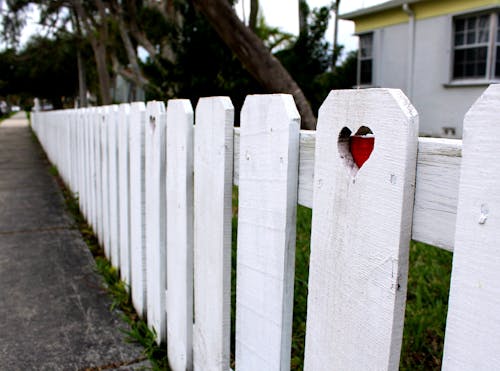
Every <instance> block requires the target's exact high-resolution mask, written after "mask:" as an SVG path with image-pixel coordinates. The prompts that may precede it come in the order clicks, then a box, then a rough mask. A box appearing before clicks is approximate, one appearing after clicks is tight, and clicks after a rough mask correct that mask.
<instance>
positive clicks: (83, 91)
mask: <svg viewBox="0 0 500 371" xmlns="http://www.w3.org/2000/svg"><path fill="white" fill-rule="evenodd" d="M76 60H77V64H78V93H79V94H78V95H79V96H80V107H87V80H86V78H85V65H84V63H83V60H82V53H81V52H80V49H78V50H77V52H76Z"/></svg>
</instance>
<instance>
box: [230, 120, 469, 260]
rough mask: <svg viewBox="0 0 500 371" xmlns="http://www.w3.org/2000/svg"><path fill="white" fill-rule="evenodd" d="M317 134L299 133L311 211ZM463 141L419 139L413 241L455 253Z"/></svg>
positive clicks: (304, 192) (305, 199)
mask: <svg viewBox="0 0 500 371" xmlns="http://www.w3.org/2000/svg"><path fill="white" fill-rule="evenodd" d="M239 142H240V129H239V128H235V129H234V179H233V182H234V184H235V185H238V183H239V180H238V178H239V160H240V150H239ZM315 147H316V132H315V131H309V130H301V131H300V165H299V191H298V192H299V197H298V203H299V204H300V205H302V206H305V207H309V208H312V199H313V177H314V150H315ZM461 151H462V141H461V140H457V139H441V138H419V139H418V155H417V180H416V189H415V206H414V210H413V212H414V217H413V228H412V238H413V239H414V240H417V241H420V242H424V243H427V244H430V245H433V246H436V247H439V248H442V249H445V250H449V251H453V244H454V240H455V218H456V209H457V197H458V181H459V178H460V163H461V157H462V152H461Z"/></svg>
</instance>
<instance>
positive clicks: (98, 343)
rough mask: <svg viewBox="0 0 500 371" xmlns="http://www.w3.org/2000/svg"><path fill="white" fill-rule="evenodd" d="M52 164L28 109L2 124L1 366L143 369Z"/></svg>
mask: <svg viewBox="0 0 500 371" xmlns="http://www.w3.org/2000/svg"><path fill="white" fill-rule="evenodd" d="M48 167H49V165H48V163H47V162H46V161H45V160H44V155H43V153H42V151H41V149H40V147H39V146H38V144H36V143H35V141H34V140H33V138H32V134H31V131H30V129H29V127H28V124H27V120H26V119H25V114H24V113H19V114H16V115H15V116H14V117H12V118H11V119H9V120H6V121H4V122H2V123H0V369H1V370H9V371H10V370H23V371H24V370H86V369H90V370H92V369H96V370H97V369H101V368H103V369H111V370H113V369H115V370H116V369H119V370H131V369H142V368H141V367H144V366H147V365H148V363H146V362H142V363H141V362H139V361H137V360H138V359H140V358H141V350H142V349H141V348H140V347H137V346H135V345H132V344H128V343H126V342H125V341H124V337H125V335H124V334H123V333H122V332H121V330H120V329H121V328H125V327H126V325H125V324H124V323H123V322H122V321H121V320H120V319H119V314H118V313H116V312H110V310H109V307H110V303H111V302H110V299H109V298H108V297H107V295H106V294H105V293H104V291H103V290H102V288H101V280H100V277H99V276H98V275H97V274H96V273H94V269H93V268H94V261H93V258H92V256H91V255H90V252H89V251H88V249H87V247H86V245H85V243H84V242H83V240H82V238H81V236H80V234H79V233H78V231H75V230H72V229H70V224H71V221H70V217H69V216H68V214H67V213H66V211H65V209H64V205H63V199H62V196H61V193H60V191H59V188H58V186H57V184H56V183H55V181H54V179H53V178H52V177H51V176H50V175H49V173H48ZM130 362H132V364H131V365H125V364H127V363H130ZM120 365H122V366H121V367H120Z"/></svg>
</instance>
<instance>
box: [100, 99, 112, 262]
mask: <svg viewBox="0 0 500 371" xmlns="http://www.w3.org/2000/svg"><path fill="white" fill-rule="evenodd" d="M110 116H111V106H104V107H102V108H101V119H102V121H101V156H102V162H101V164H102V166H101V174H102V218H103V223H102V236H103V242H102V244H103V247H104V254H105V255H106V257H107V258H108V259H110V258H111V247H110V231H109V225H110V223H109V160H108V159H109V153H108V125H109V121H110V120H111V118H110Z"/></svg>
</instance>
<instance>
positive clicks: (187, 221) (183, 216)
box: [166, 99, 193, 371]
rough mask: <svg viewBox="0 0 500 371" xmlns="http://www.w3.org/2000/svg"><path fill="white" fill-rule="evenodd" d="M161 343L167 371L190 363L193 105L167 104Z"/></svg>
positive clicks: (176, 370) (180, 369) (176, 101)
mask: <svg viewBox="0 0 500 371" xmlns="http://www.w3.org/2000/svg"><path fill="white" fill-rule="evenodd" d="M166 136H167V180H166V192H167V239H166V240H167V307H166V309H167V344H168V361H169V365H170V367H171V368H172V370H173V371H186V370H192V368H193V351H192V347H193V342H192V339H193V108H192V107H191V103H190V102H189V100H187V99H171V100H169V101H168V104H167V135H166Z"/></svg>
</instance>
